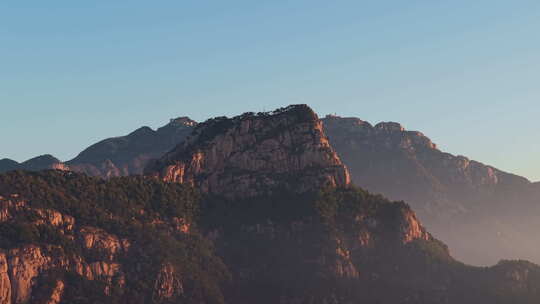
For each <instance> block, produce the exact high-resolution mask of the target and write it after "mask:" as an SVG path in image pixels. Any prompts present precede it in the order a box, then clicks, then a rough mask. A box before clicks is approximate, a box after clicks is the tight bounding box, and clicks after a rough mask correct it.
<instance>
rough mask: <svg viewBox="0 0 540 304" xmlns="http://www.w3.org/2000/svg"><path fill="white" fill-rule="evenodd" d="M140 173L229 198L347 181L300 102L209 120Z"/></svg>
mask: <svg viewBox="0 0 540 304" xmlns="http://www.w3.org/2000/svg"><path fill="white" fill-rule="evenodd" d="M146 173H147V174H149V175H152V176H156V177H159V178H161V179H162V180H164V181H169V182H178V183H186V184H190V185H194V186H196V187H198V188H200V189H201V190H202V191H203V192H206V193H211V194H215V195H222V196H225V197H229V198H232V197H254V196H259V195H265V194H270V193H272V192H276V191H279V190H294V191H296V192H306V191H308V190H313V189H320V188H323V187H325V186H334V187H336V186H347V185H348V184H349V183H350V179H349V173H348V171H347V168H346V167H345V166H344V165H343V163H342V162H341V160H340V159H339V157H338V155H337V154H336V152H335V151H334V150H333V148H332V147H331V146H330V144H329V142H328V139H327V138H326V136H325V134H324V132H323V127H322V123H321V121H320V120H319V119H318V117H317V115H316V114H315V113H314V112H313V110H311V109H310V108H309V107H308V106H306V105H293V106H289V107H286V108H282V109H278V110H276V111H274V112H268V113H258V114H255V113H245V114H243V115H240V116H236V117H233V118H226V117H218V118H214V119H210V120H208V121H206V122H204V123H202V124H199V125H198V126H197V127H196V128H195V130H194V131H193V133H192V134H191V135H190V136H189V137H188V139H187V140H186V141H185V142H183V143H181V144H179V145H178V146H177V147H176V148H174V149H173V150H172V151H171V152H169V153H167V154H166V155H165V156H164V157H162V158H161V159H159V160H158V161H156V162H154V163H152V164H151V165H150V166H149V167H148V168H147V170H146Z"/></svg>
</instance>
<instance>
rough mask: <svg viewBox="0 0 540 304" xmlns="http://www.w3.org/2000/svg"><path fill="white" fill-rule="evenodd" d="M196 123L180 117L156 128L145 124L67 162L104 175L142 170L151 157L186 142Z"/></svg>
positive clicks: (129, 173)
mask: <svg viewBox="0 0 540 304" xmlns="http://www.w3.org/2000/svg"><path fill="white" fill-rule="evenodd" d="M196 125H197V123H196V122H195V121H193V120H191V119H189V118H188V117H179V118H176V119H171V121H170V123H168V124H167V125H165V126H163V127H161V128H159V129H157V130H156V131H154V130H152V129H151V128H149V127H142V128H139V129H137V130H135V131H133V132H132V133H130V134H129V135H126V136H121V137H114V138H108V139H105V140H102V141H100V142H98V143H96V144H94V145H92V146H90V147H88V148H87V149H85V150H84V151H82V152H81V153H80V154H79V155H78V156H77V157H75V158H74V159H72V160H70V161H68V162H67V165H68V166H69V167H70V168H71V169H72V170H73V171H77V172H83V173H86V174H88V175H90V176H100V177H104V178H110V177H113V176H126V175H134V174H141V173H142V172H143V169H144V167H145V166H146V164H147V162H148V161H149V160H150V159H154V158H159V157H161V156H163V155H164V154H165V153H166V152H167V151H169V150H171V149H172V148H173V147H175V146H176V145H177V144H178V143H180V142H182V141H183V140H184V139H185V138H186V137H187V136H188V135H189V134H190V133H191V131H192V130H193V128H194V127H195V126H196Z"/></svg>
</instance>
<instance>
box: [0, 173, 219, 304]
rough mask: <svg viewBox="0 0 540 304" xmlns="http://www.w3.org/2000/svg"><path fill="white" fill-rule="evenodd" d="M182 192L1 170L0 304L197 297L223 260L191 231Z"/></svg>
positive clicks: (132, 182)
mask: <svg viewBox="0 0 540 304" xmlns="http://www.w3.org/2000/svg"><path fill="white" fill-rule="evenodd" d="M139 187H140V188H141V189H138V188H139ZM97 189H99V190H97ZM137 189H138V190H137ZM143 189H144V190H143ZM175 189H176V190H175ZM181 189H183V188H177V187H176V186H172V188H171V185H161V184H157V183H155V182H153V181H149V180H147V179H144V178H125V179H122V180H116V181H115V182H111V183H108V182H105V181H103V180H102V179H92V178H89V177H87V176H84V175H79V174H76V173H73V172H61V171H42V172H35V173H34V172H19V171H15V172H11V173H9V174H5V175H0V195H2V196H0V248H1V249H0V303H6V304H9V303H16V304H19V303H21V304H22V303H171V302H177V301H179V300H180V299H184V300H186V299H188V300H190V301H195V302H197V301H202V300H201V298H200V295H199V293H200V290H201V287H200V285H201V284H202V280H203V279H204V280H206V281H204V284H205V288H212V284H214V283H212V282H214V281H217V280H220V274H218V273H217V272H218V271H220V269H221V267H222V266H221V265H220V264H219V263H217V262H215V261H212V260H208V257H207V255H211V253H209V251H205V250H207V249H204V248H205V246H207V245H206V243H205V242H204V241H201V240H200V236H199V235H198V233H197V232H196V231H192V229H191V227H192V226H193V225H192V223H193V221H192V217H193V214H192V212H191V211H190V210H191V209H193V207H192V206H191V205H190V204H192V203H193V201H192V200H191V198H190V197H191V196H192V195H195V194H194V192H192V191H191V190H188V189H186V190H187V192H185V191H184V192H183V193H182V194H178V195H175V193H177V192H178V191H179V190H181ZM134 192H137V193H139V195H137V194H134ZM19 193H22V194H19ZM161 196H163V197H161ZM165 197H166V198H165ZM194 197H196V196H194ZM115 204H116V205H115ZM168 204H172V205H168ZM128 206H129V207H128ZM157 210H163V213H161V214H160V213H158V212H157ZM183 210H186V211H183ZM205 255H206V256H205ZM185 256H189V257H190V258H191V257H195V256H196V257H197V259H200V262H199V260H197V261H193V260H186V258H185ZM199 263H202V264H204V265H205V266H204V267H210V270H202V268H201V267H202V266H201V265H200V264H199ZM200 277H202V278H203V279H199V278H200ZM208 282H210V284H209V283H208ZM206 294H207V295H208V297H209V298H208V299H210V298H212V297H215V299H217V300H219V297H220V295H219V293H218V294H211V292H206ZM209 301H210V300H209Z"/></svg>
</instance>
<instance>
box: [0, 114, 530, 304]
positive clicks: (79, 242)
mask: <svg viewBox="0 0 540 304" xmlns="http://www.w3.org/2000/svg"><path fill="white" fill-rule="evenodd" d="M327 124H328V122H327ZM375 129H376V130H373V132H379V131H381V130H382V132H383V133H385V132H404V130H402V128H399V127H397V125H395V124H382V125H379V126H378V127H377V126H376V127H375ZM370 132H372V131H370ZM139 133H141V134H139V135H138V136H134V135H133V133H132V134H131V135H129V136H128V137H130V139H129V141H133V140H134V138H149V137H146V136H148V135H145V134H154V133H151V132H148V130H146V131H142V132H139ZM340 133H341V132H340ZM387 136H388V135H385V137H387ZM150 137H151V136H150ZM135 141H136V140H135ZM331 142H332V140H330V141H329V138H328V137H327V135H326V133H325V131H324V128H323V123H322V122H321V120H319V119H318V117H317V115H316V114H315V113H314V112H313V111H312V110H311V109H310V108H309V107H307V106H305V105H294V106H289V107H286V108H282V109H278V110H276V111H274V112H269V113H257V114H256V113H246V114H243V115H240V116H237V117H233V118H224V117H221V118H215V119H211V120H208V121H207V122H204V123H201V124H198V125H197V126H194V129H193V130H192V132H191V135H190V136H189V137H188V138H186V139H185V140H184V141H183V142H182V143H180V144H178V145H176V147H174V148H173V149H172V150H171V151H169V152H167V153H165V154H164V155H162V156H161V157H159V158H158V159H157V160H155V161H151V162H149V163H148V164H147V165H146V169H145V172H144V173H145V175H144V176H141V175H136V176H130V177H115V178H109V179H102V178H95V177H89V176H88V175H86V174H81V173H77V172H73V171H60V170H46V171H39V172H32V171H11V172H8V173H5V174H0V248H1V250H0V303H10V304H11V303H15V304H22V303H55V304H58V303H141V304H142V303H163V304H165V303H205V304H226V303H231V304H232V303H234V304H252V303H258V304H276V303H279V304H294V303H310V304H329V303H333V304H349V303H404V304H406V303H409V304H447V303H460V304H492V303H501V304H503V303H518V304H529V303H530V304H532V303H538V302H539V301H540V267H539V266H537V265H535V264H532V263H529V262H525V261H501V262H499V263H497V265H494V266H492V267H474V266H467V265H465V264H463V263H461V262H459V261H457V260H455V259H454V258H453V257H452V256H451V255H450V253H449V250H448V248H447V246H446V245H445V244H444V243H442V242H440V241H438V240H437V239H436V238H435V237H434V236H433V235H432V234H431V233H429V230H428V229H426V228H424V226H423V225H422V224H421V221H420V220H418V218H417V217H416V214H415V212H414V211H413V210H412V209H411V208H410V207H409V206H408V205H407V204H406V203H404V202H399V201H397V202H392V201H389V200H387V199H386V198H384V197H383V196H381V195H374V194H370V193H368V192H366V191H364V190H362V189H360V188H357V187H355V186H354V185H353V184H352V183H351V179H350V176H351V175H350V174H349V169H348V168H347V166H345V164H344V163H343V162H342V160H341V158H340V156H339V152H338V151H336V149H334V148H333V147H332V145H331ZM384 142H388V141H387V140H384ZM113 146H116V145H113ZM384 146H387V145H386V144H384ZM433 148H434V146H432V149H433ZM142 150H144V149H141V150H139V151H137V153H136V154H137V155H138V154H139V153H147V152H145V151H142ZM352 154H354V153H352ZM105 155H110V153H109V152H107V153H105ZM121 159H122V162H123V163H130V161H129V158H121ZM94 161H96V162H97V163H99V159H94ZM120 163H121V162H119V161H118V160H117V162H116V164H120ZM373 163H376V161H373ZM116 164H115V166H116ZM137 168H138V167H137ZM120 173H122V172H120ZM126 174H127V173H126ZM393 174H395V175H396V174H400V170H398V171H394V172H393ZM471 174H473V173H471ZM501 174H502V173H501ZM354 178H355V177H354V176H353V179H354ZM481 179H482V178H481ZM475 180H476V179H475ZM479 246H482V244H479Z"/></svg>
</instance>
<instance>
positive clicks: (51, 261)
mask: <svg viewBox="0 0 540 304" xmlns="http://www.w3.org/2000/svg"><path fill="white" fill-rule="evenodd" d="M30 218H31V220H30ZM0 225H1V226H2V232H3V233H4V234H3V235H2V236H1V237H2V238H3V239H2V245H3V246H2V247H3V248H4V249H2V250H0V285H1V286H0V287H1V288H0V303H6V304H9V303H17V304H18V303H61V302H62V303H66V301H69V299H65V296H64V292H65V290H64V289H65V288H74V286H72V281H73V279H70V278H68V276H66V274H71V275H76V276H77V277H79V278H80V279H81V280H86V281H90V282H94V281H95V282H98V283H99V285H100V286H101V288H102V289H101V290H100V291H101V292H102V293H103V294H104V295H106V296H112V295H113V293H115V292H119V291H121V290H122V289H123V288H124V287H125V284H126V271H125V268H126V267H132V266H133V265H132V264H130V265H129V266H128V265H126V260H127V258H126V257H127V256H129V250H130V246H131V244H130V241H129V240H128V239H122V238H119V237H118V236H116V235H114V234H110V233H107V232H106V231H104V230H103V229H99V228H95V227H89V226H84V225H79V224H78V222H77V221H76V220H75V218H74V217H72V216H69V215H66V214H62V213H60V212H58V211H55V210H52V209H40V208H33V207H31V206H30V205H29V204H28V202H27V201H26V200H24V199H22V198H20V197H19V196H18V195H11V196H10V197H8V198H4V197H0ZM7 225H16V226H15V227H17V228H15V229H28V231H30V230H31V229H35V230H40V233H41V235H42V237H41V239H39V240H36V242H35V243H27V244H19V245H17V246H10V247H11V248H5V246H6V239H5V238H6V235H5V233H6V226H7ZM25 231H26V230H23V231H17V232H18V233H25ZM44 231H48V232H47V233H48V234H49V237H50V236H51V235H52V234H57V235H58V237H61V238H65V239H66V240H68V241H70V242H73V243H74V244H76V245H75V246H76V247H77V248H80V249H79V250H69V249H68V248H66V247H64V246H61V245H59V244H50V243H49V244H47V243H43V241H46V239H47V236H45V234H44V233H45V232H44ZM148 275H150V276H152V274H151V273H149V274H148ZM179 280H180V279H179V276H178V273H177V272H176V271H175V270H174V269H173V268H171V267H170V266H167V265H163V270H161V271H160V272H159V273H156V274H155V290H154V292H155V294H156V296H155V299H156V303H160V302H163V301H164V300H166V299H170V298H172V297H173V295H174V293H172V292H168V293H167V292H163V291H162V289H163V288H166V287H167V286H176V285H178V282H179ZM176 291H177V292H180V290H176Z"/></svg>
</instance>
